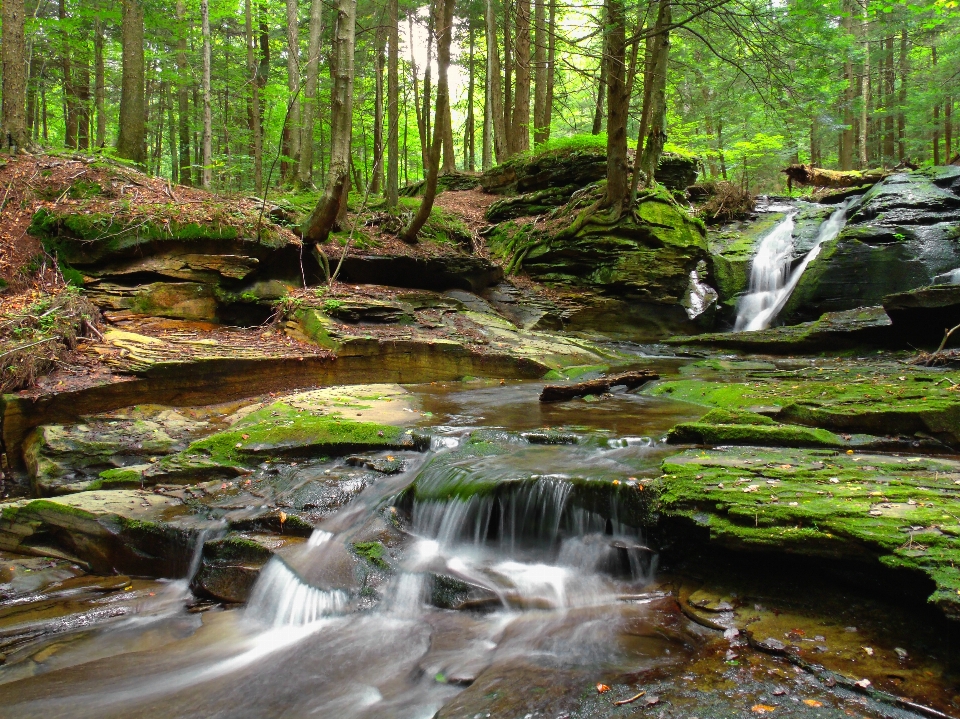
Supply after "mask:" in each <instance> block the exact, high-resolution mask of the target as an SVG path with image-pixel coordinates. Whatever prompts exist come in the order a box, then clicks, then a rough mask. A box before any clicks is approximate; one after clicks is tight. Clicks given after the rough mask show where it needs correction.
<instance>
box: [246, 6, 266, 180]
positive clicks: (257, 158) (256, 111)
mask: <svg viewBox="0 0 960 719" xmlns="http://www.w3.org/2000/svg"><path fill="white" fill-rule="evenodd" d="M243 27H244V35H245V38H246V47H247V72H248V73H249V77H250V99H249V105H248V111H247V124H248V126H249V128H250V154H251V155H253V188H254V192H256V193H257V195H260V194H262V193H263V131H262V130H261V127H260V65H259V64H258V63H257V61H256V56H255V48H256V42H257V41H256V38H255V37H254V34H253V6H252V4H251V2H250V0H244V4H243Z"/></svg>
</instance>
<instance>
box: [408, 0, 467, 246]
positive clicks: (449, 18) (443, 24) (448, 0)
mask: <svg viewBox="0 0 960 719" xmlns="http://www.w3.org/2000/svg"><path fill="white" fill-rule="evenodd" d="M454 5H455V0H436V7H435V13H434V14H435V16H436V17H435V19H434V23H433V25H434V29H435V32H436V35H437V105H436V113H437V116H436V120H435V121H434V123H433V142H432V144H431V146H430V167H429V168H428V171H427V181H426V185H425V187H424V190H423V200H421V202H420V207H419V208H418V209H417V214H416V215H414V217H413V220H411V222H410V224H409V225H408V226H407V227H406V228H405V229H404V230H403V233H402V234H401V236H400V237H401V239H403V240H404V241H405V242H416V240H417V235H418V234H419V233H420V230H421V229H422V228H423V226H424V225H425V224H426V222H427V220H428V219H429V218H430V212H431V211H432V210H433V201H434V199H435V198H436V195H437V178H438V176H439V175H440V148H441V145H442V144H443V131H444V125H445V124H446V122H447V118H449V116H450V115H449V104H450V92H449V88H448V84H447V70H448V68H449V67H450V42H451V39H452V36H453V9H454Z"/></svg>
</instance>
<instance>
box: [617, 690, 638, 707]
mask: <svg viewBox="0 0 960 719" xmlns="http://www.w3.org/2000/svg"><path fill="white" fill-rule="evenodd" d="M644 694H646V692H640V693H639V694H634V695H633V696H632V697H630V698H629V699H621V700H620V701H618V702H614V703H613V705H614V706H615V707H622V706H623V705H624V704H633V702H635V701H637V699H639V698H640V697H642V696H643V695H644Z"/></svg>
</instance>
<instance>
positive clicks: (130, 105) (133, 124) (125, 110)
mask: <svg viewBox="0 0 960 719" xmlns="http://www.w3.org/2000/svg"><path fill="white" fill-rule="evenodd" d="M204 1H206V0H204ZM122 6H123V13H122V20H121V32H122V37H123V79H122V82H121V90H120V132H119V137H118V138H117V154H118V155H119V156H120V157H123V158H126V159H128V160H132V161H133V162H135V163H136V164H138V165H144V164H145V163H146V160H147V126H146V106H145V100H144V77H143V74H144V73H143V6H142V5H141V4H140V2H139V0H123V1H122Z"/></svg>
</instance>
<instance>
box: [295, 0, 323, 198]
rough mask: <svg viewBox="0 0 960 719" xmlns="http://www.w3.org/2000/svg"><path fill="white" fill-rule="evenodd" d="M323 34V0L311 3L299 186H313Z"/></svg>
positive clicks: (298, 175)
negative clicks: (315, 118) (315, 125)
mask: <svg viewBox="0 0 960 719" xmlns="http://www.w3.org/2000/svg"><path fill="white" fill-rule="evenodd" d="M322 34H323V0H311V2H310V28H309V31H308V38H307V77H306V80H305V82H304V87H303V96H304V97H303V121H302V127H303V132H302V135H301V139H300V167H299V171H298V173H297V185H299V186H300V187H310V186H311V185H313V136H314V131H315V129H316V128H315V127H314V112H315V109H314V105H315V104H316V98H317V84H318V80H319V74H320V36H321V35H322Z"/></svg>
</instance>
